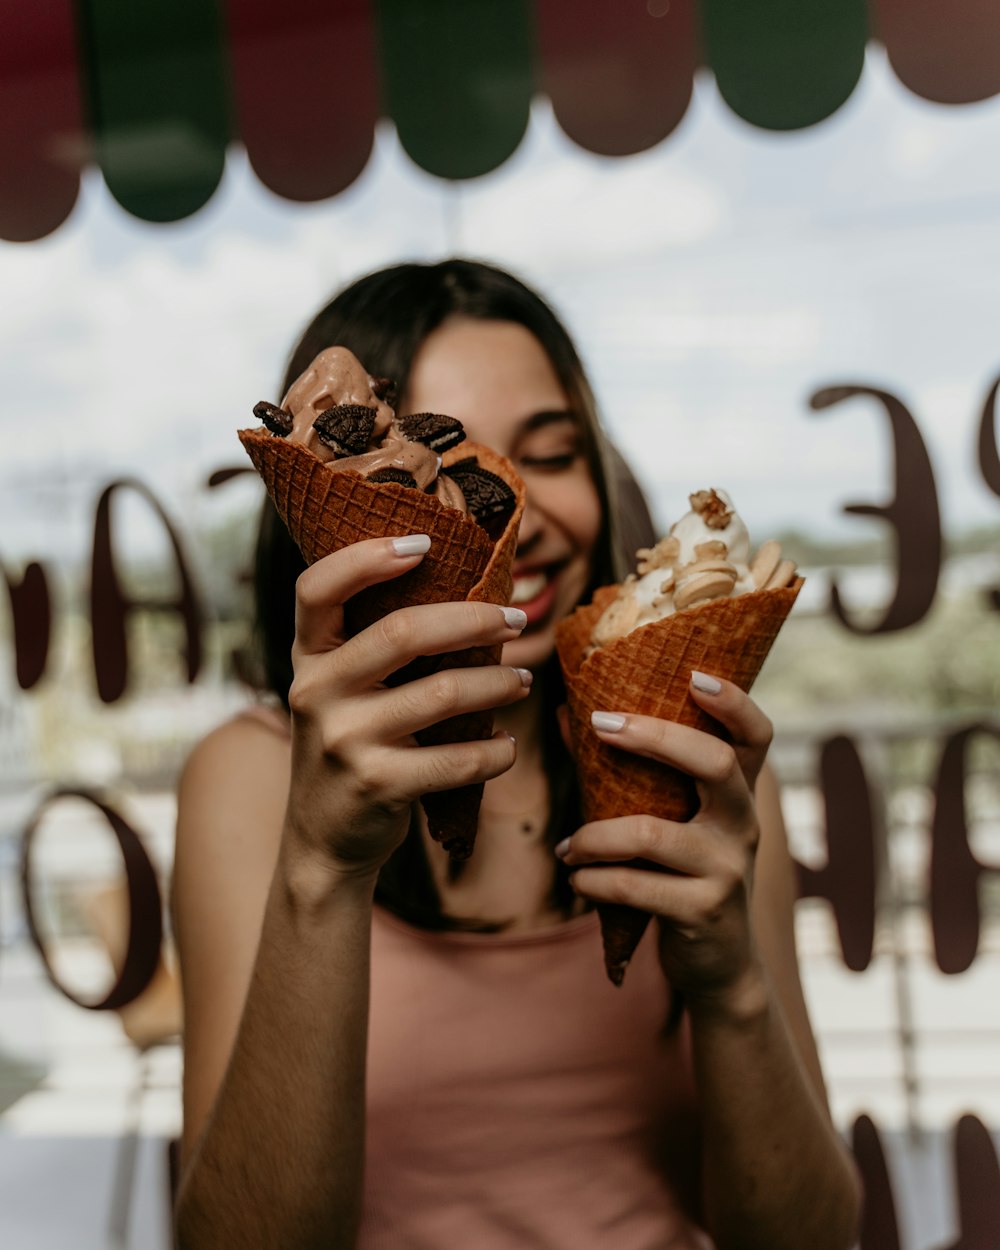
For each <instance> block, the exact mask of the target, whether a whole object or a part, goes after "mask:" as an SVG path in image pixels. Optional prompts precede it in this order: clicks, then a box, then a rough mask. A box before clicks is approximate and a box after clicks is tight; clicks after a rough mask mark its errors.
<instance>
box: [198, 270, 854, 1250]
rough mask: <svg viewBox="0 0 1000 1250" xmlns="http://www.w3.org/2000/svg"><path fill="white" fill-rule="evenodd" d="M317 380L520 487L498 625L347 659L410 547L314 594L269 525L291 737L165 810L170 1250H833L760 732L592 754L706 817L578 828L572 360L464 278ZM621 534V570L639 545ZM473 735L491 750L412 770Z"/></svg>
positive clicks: (250, 730)
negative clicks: (438, 836) (663, 786)
mask: <svg viewBox="0 0 1000 1250" xmlns="http://www.w3.org/2000/svg"><path fill="white" fill-rule="evenodd" d="M333 343H340V344H343V345H344V346H347V347H349V348H351V349H352V350H353V351H354V352H355V354H356V355H358V357H359V358H360V359H361V360H362V361H363V362H364V364H365V366H366V367H367V368H368V369H369V370H370V371H371V372H372V373H376V374H380V375H385V376H389V377H393V378H394V379H395V380H396V381H397V383H398V385H399V392H400V401H399V405H398V407H399V409H400V410H401V411H402V412H404V413H405V412H420V411H435V412H444V413H448V414H450V415H452V416H456V417H458V418H459V419H461V420H462V421H463V423H464V425H465V427H466V431H467V434H468V436H469V437H470V438H471V439H473V440H474V441H478V442H485V443H489V444H490V445H492V446H494V447H496V448H497V449H498V450H499V451H501V452H502V453H504V454H505V455H508V456H509V457H510V458H511V459H512V460H513V461H514V463H515V465H516V466H517V467H518V469H519V471H520V473H521V475H522V477H523V478H524V480H525V483H526V486H527V492H528V506H527V508H526V511H525V514H524V518H523V521H522V524H521V528H520V531H519V536H518V552H517V559H516V563H515V570H514V571H515V592H514V596H513V599H514V606H513V607H511V608H508V609H501V608H498V607H496V606H494V605H491V604H445V605H438V606H434V607H426V606H423V607H415V608H408V609H404V610H402V611H400V612H396V613H393V614H391V616H389V617H387V618H385V619H384V620H383V621H381V622H379V623H377V624H376V625H374V626H372V627H371V628H369V629H367V630H365V631H363V632H362V633H361V634H358V635H357V636H356V637H354V638H352V639H351V640H349V641H348V640H345V638H344V635H343V632H342V627H343V615H342V605H343V603H344V602H345V600H347V599H348V598H349V597H350V596H351V595H352V594H354V593H356V592H357V591H358V590H359V589H361V588H362V587H364V586H367V585H371V584H373V583H376V582H380V581H384V580H387V579H389V578H391V577H394V576H398V575H399V574H400V573H402V572H405V571H406V570H408V569H410V568H412V567H414V566H415V565H416V564H417V563H418V562H419V560H420V559H421V558H422V555H423V552H424V550H425V549H426V542H425V540H423V539H422V538H421V537H420V536H413V537H412V538H411V539H409V540H405V541H403V542H399V541H398V540H397V541H396V542H395V543H394V542H391V541H389V540H375V541H371V542H363V543H358V544H356V545H355V546H353V547H350V548H347V549H345V550H344V551H341V552H338V553H336V554H334V555H332V556H330V557H328V558H327V559H325V560H323V561H321V562H320V563H318V564H316V565H315V566H313V567H312V568H311V569H310V570H308V572H306V573H305V574H303V575H302V576H301V577H298V574H299V573H300V572H301V567H302V566H301V563H298V562H297V561H296V558H295V556H294V553H293V549H291V548H290V546H289V540H288V539H287V536H284V535H283V534H282V532H281V531H280V529H278V528H276V525H275V522H274V520H273V518H271V519H270V520H268V521H266V522H265V525H264V530H263V539H262V543H261V552H260V559H259V568H258V593H259V597H260V600H261V604H262V609H261V611H260V613H259V616H260V620H261V626H262V633H263V640H264V646H265V653H266V656H267V659H268V676H269V681H270V684H271V686H272V688H273V690H274V691H275V692H276V693H277V694H278V695H279V696H281V698H282V700H283V701H284V702H285V706H286V707H290V711H291V716H290V718H289V717H288V715H287V714H286V713H262V714H261V715H257V716H246V715H245V716H243V717H238V718H237V719H236V720H234V721H232V722H230V723H229V724H227V725H224V726H223V727H222V728H220V729H219V730H217V731H216V732H215V733H213V734H212V735H210V736H209V737H208V738H207V739H206V740H205V741H204V742H202V743H201V744H200V745H199V746H198V747H197V748H196V750H195V751H194V753H193V755H192V757H191V759H190V761H189V763H188V765H187V767H186V769H185V772H184V776H183V778H182V782H181V787H180V795H179V820H178V838H177V856H176V865H175V880H174V900H173V906H174V918H175V927H176V932H177V938H178V943H179V951H180V957H181V964H182V979H183V984H184V993H185V1076H184V1137H183V1143H182V1168H183V1175H182V1183H181V1189H180V1194H179V1199H178V1206H177V1223H178V1235H179V1243H180V1245H181V1246H182V1247H183V1248H185V1250H188V1248H197V1250H206V1248H208V1247H215V1246H220V1247H221V1246H227V1247H229V1246H233V1245H239V1246H261V1247H278V1246H280V1247H282V1248H285V1247H319V1246H323V1247H330V1246H334V1247H358V1248H359V1250H360V1248H365V1247H376V1246H379V1247H382V1246H393V1247H396V1246H399V1247H413V1248H415V1250H431V1248H435V1250H447V1248H450V1247H462V1248H463V1250H464V1248H465V1247H473V1248H475V1250H480V1248H482V1250H494V1248H496V1250H499V1248H500V1247H511V1248H513V1247H519V1248H528V1250H531V1248H533V1247H538V1248H539V1250H541V1248H545V1250H549V1248H554V1247H567V1248H569V1247H572V1250H586V1248H587V1247H595V1248H596V1247H606V1246H609V1245H613V1246H615V1247H621V1248H626V1250H628V1248H631V1247H635V1250H652V1248H653V1247H667V1246H670V1247H673V1248H674V1250H695V1248H704V1247H708V1246H711V1245H713V1244H714V1245H715V1246H717V1247H718V1250H730V1248H736V1247H739V1248H740V1250H746V1248H749V1247H757V1246H760V1247H765V1246H766V1247H767V1250H785V1248H787V1250H792V1248H793V1247H794V1248H795V1250H799V1248H800V1247H801V1246H803V1245H810V1246H811V1247H814V1248H815V1250H846V1248H847V1247H848V1246H849V1245H850V1244H851V1243H852V1241H853V1236H854V1230H855V1226H856V1221H857V1209H858V1193H857V1184H856V1180H855V1174H854V1171H853V1168H852V1166H851V1164H850V1161H849V1159H848V1158H847V1156H846V1154H845V1152H844V1150H843V1147H842V1146H841V1144H840V1142H839V1140H838V1139H837V1136H836V1134H835V1132H834V1130H833V1128H832V1126H831V1123H830V1119H829V1113H828V1110H827V1106H826V1100H825V1094H824V1089H823V1082H822V1076H821V1073H820V1069H819V1063H818V1060H817V1056H816V1050H815V1045H814V1042H813V1039H812V1036H811V1032H810V1028H809V1024H808V1020H807V1017H806V1012H805V1008H804V1004H803V1000H802V994H801V989H800V985H799V979H798V971H797V967H796V960H795V951H794V939H793V931H792V904H793V899H794V880H793V873H792V869H791V861H790V859H789V856H788V851H787V845H786V841H785V836H784V832H783V828H782V823H781V816H780V810H779V806H778V798H777V791H776V787H775V783H774V781H773V778H772V777H771V776H770V774H769V773H768V772H767V771H766V770H763V771H762V768H763V764H764V756H765V754H766V751H767V745H768V742H769V738H770V726H769V724H768V722H767V720H766V718H765V717H764V715H763V714H762V713H761V712H760V711H759V709H758V708H757V707H756V706H755V704H754V703H753V702H752V701H751V700H750V699H749V698H748V697H746V696H745V695H743V694H742V693H741V692H740V691H738V690H737V689H736V688H734V687H732V686H730V685H729V684H728V683H725V682H718V681H716V680H714V679H713V678H712V677H711V675H710V674H709V675H697V676H695V677H694V678H693V680H692V697H693V698H694V699H695V700H696V701H697V702H698V703H699V704H700V705H701V706H702V707H704V708H705V709H706V710H707V711H709V712H710V714H711V715H712V716H713V717H715V718H716V719H717V720H718V721H719V722H720V724H721V725H722V726H723V727H724V729H725V730H726V732H727V734H728V736H729V738H730V740H731V743H732V745H731V746H729V745H726V744H725V743H723V742H722V741H720V740H719V739H717V738H715V737H711V736H709V735H705V734H701V733H698V732H696V731H694V730H689V729H684V728H681V727H679V726H676V725H673V724H669V723H666V722H662V721H658V720H654V719H651V718H646V717H641V716H636V715H625V716H624V718H622V717H618V718H617V719H614V718H612V720H610V721H608V720H605V722H604V723H605V724H607V725H614V726H620V727H616V728H606V729H603V730H597V729H595V732H600V733H601V735H602V736H603V737H604V738H605V739H606V740H607V741H613V742H614V743H615V744H616V745H618V746H619V747H621V748H622V749H624V750H627V751H635V752H638V753H640V754H644V755H648V756H651V757H653V758H654V759H658V760H661V761H663V762H664V763H669V764H671V765H674V766H675V767H679V768H682V769H684V770H685V771H687V772H688V773H690V774H691V775H692V776H693V777H695V778H696V780H697V782H698V786H699V791H700V795H701V809H700V811H699V813H698V815H697V816H696V817H695V818H694V820H692V821H691V822H690V823H689V824H687V825H673V824H670V823H668V822H662V821H654V820H652V819H650V818H647V817H644V816H643V815H642V814H641V813H636V814H623V815H622V816H621V817H620V818H617V819H615V820H608V821H603V822H599V823H594V824H590V825H583V824H582V823H581V820H580V817H579V813H578V810H577V807H576V798H575V791H574V788H573V784H572V771H571V762H570V761H569V758H568V755H567V752H566V749H565V747H564V746H563V744H562V741H561V737H560V734H559V730H558V723H557V708H558V706H559V703H560V702H561V694H560V686H559V680H558V669H557V662H556V660H555V658H554V630H555V625H556V623H557V622H558V621H559V620H560V619H561V618H562V617H563V616H565V615H566V614H567V613H568V612H570V611H571V610H572V608H573V607H574V606H575V604H576V603H577V602H579V601H580V599H581V598H582V597H586V596H587V595H588V594H589V592H590V590H591V589H592V588H593V587H594V586H595V585H599V584H601V583H602V582H607V581H609V580H613V577H614V576H615V567H614V566H615V558H614V555H613V552H614V538H613V535H612V520H613V518H614V517H615V514H616V510H617V501H616V499H615V498H613V497H609V496H614V495H615V491H616V484H615V483H614V482H609V476H608V473H607V470H606V468H605V452H604V450H603V447H602V442H601V438H600V435H599V433H598V429H597V425H596V419H595V416H594V408H593V401H592V398H591V396H590V391H589V389H588V387H587V384H586V381H585V379H584V376H583V373H582V369H581V367H580V364H579V361H578V360H577V357H576V354H575V351H574V349H573V347H572V345H571V343H570V341H569V339H568V337H567V335H566V333H565V331H564V330H563V328H562V327H561V325H560V324H559V323H558V321H557V320H556V319H555V317H554V316H553V314H552V313H551V311H550V310H549V309H548V308H547V307H546V306H545V305H544V304H543V303H542V301H541V300H539V299H538V297H537V296H535V295H534V294H533V293H532V292H530V291H528V290H527V289H526V288H525V287H523V286H522V285H521V284H520V283H519V282H517V281H516V280H515V279H513V278H511V277H510V276H509V275H506V274H504V273H502V272H500V271H497V270H495V269H492V268H490V267H488V266H483V265H477V264H472V263H470V262H462V261H450V262H445V263H443V264H440V265H433V266H422V265H406V266H399V267H396V268H394V269H390V270H386V271H384V272H382V273H379V274H375V275H372V276H370V277H368V278H364V279H361V280H360V281H359V282H357V283H355V284H354V285H353V286H352V287H350V288H348V290H347V291H345V292H343V293H342V294H341V295H340V296H339V297H338V298H337V299H335V300H334V301H333V303H332V304H331V305H329V306H328V307H327V308H326V309H324V310H323V312H321V313H320V314H319V316H318V317H317V318H316V320H315V321H314V322H313V324H312V325H311V326H310V327H309V329H308V330H307V331H306V333H305V335H304V336H303V338H302V340H301V342H300V344H299V347H298V348H297V350H296V352H295V354H294V355H293V358H292V361H291V363H290V366H289V370H288V379H286V385H287V381H290V380H291V379H292V378H294V377H295V376H297V375H298V373H300V372H301V371H302V370H303V369H304V368H305V366H306V365H307V364H308V363H309V361H310V360H311V359H312V357H313V356H314V355H316V354H317V353H318V351H320V350H321V349H322V348H324V347H327V346H330V345H331V344H333ZM636 493H637V492H635V491H634V490H633V494H636ZM636 512H638V523H636V524H634V525H633V533H632V534H631V535H630V536H629V538H628V540H627V541H628V542H629V544H630V546H634V545H635V543H636V539H637V538H639V537H640V536H641V537H642V538H643V539H644V540H645V539H647V538H648V537H649V535H648V534H642V524H641V522H642V512H641V509H638V510H637V509H635V508H633V513H636ZM296 577H298V581H297V583H295V579H296ZM293 583H295V584H294V585H293ZM292 604H294V605H295V610H294V621H293V618H292V615H291V605H292ZM518 605H519V606H518ZM496 642H500V643H503V644H504V651H503V662H502V663H501V664H500V665H498V666H496V667H494V668H479V669H475V670H453V671H451V672H450V673H448V674H438V675H435V676H431V677H426V678H423V679H421V680H418V681H415V682H412V683H407V684H405V685H403V686H399V687H396V688H393V689H388V688H386V687H384V685H383V684H382V679H383V678H384V677H385V676H386V675H388V674H389V673H391V672H393V671H395V670H396V669H398V668H400V667H402V665H403V664H404V663H406V662H407V661H408V660H409V659H411V658H412V657H413V656H415V655H417V654H432V653H436V652H439V651H452V650H457V649H461V648H464V647H467V646H470V645H474V644H483V643H485V644H491V643H496ZM289 656H290V660H289V658H288V657H289ZM484 707H494V708H496V709H497V710H496V724H497V732H496V733H495V735H494V737H493V738H492V739H491V740H489V741H486V742H476V743H466V744H464V745H453V746H447V747H436V748H432V747H423V748H421V747H418V746H416V744H415V742H414V739H413V738H412V736H411V735H412V734H413V733H414V732H415V731H416V730H417V729H419V728H421V727H423V726H425V725H427V724H430V723H434V722H436V721H438V720H440V719H442V718H444V717H446V716H449V715H454V714H456V713H458V712H460V711H469V710H472V709H476V708H484ZM607 711H608V712H609V713H616V712H619V711H621V709H616V708H609V709H607ZM625 711H626V712H627V709H625ZM515 739H516V742H515ZM470 781H485V783H486V786H485V792H484V798H483V805H482V811H481V815H480V823H479V835H478V841H477V846H476V852H475V855H474V856H473V858H472V860H471V861H469V863H468V865H467V866H466V867H465V868H464V870H463V871H462V872H461V873H458V874H455V873H454V872H451V873H450V872H449V870H448V865H447V863H446V862H445V860H444V857H443V856H442V853H441V852H440V849H439V848H438V847H436V846H435V845H434V844H432V843H431V842H430V840H429V838H428V837H427V835H426V829H425V828H424V826H423V824H422V819H421V817H420V815H419V805H417V804H416V802H415V800H416V799H417V798H418V796H419V795H420V794H421V793H425V792H427V791H429V790H443V789H450V788H452V787H454V786H457V785H461V784H465V783H468V782H470ZM411 814H412V816H411ZM636 858H642V859H644V860H647V861H650V862H652V863H653V864H656V865H658V866H660V867H662V868H664V869H667V870H668V871H665V872H652V871H650V870H649V869H636V868H630V867H628V866H623V865H627V863H628V861H630V860H633V859H636ZM607 900H610V901H614V902H623V903H630V904H634V905H636V906H639V907H642V908H643V909H645V910H647V911H650V912H652V913H653V914H654V915H656V916H657V917H659V924H658V926H656V927H655V928H654V926H651V927H650V931H649V932H648V934H647V937H646V939H645V940H644V942H643V943H642V944H641V945H640V947H639V950H638V951H637V953H636V955H635V957H634V959H633V961H632V963H631V965H630V967H629V973H628V977H627V978H626V981H625V985H624V987H623V988H622V989H621V990H615V989H613V988H612V987H611V986H609V985H608V984H607V982H606V981H605V979H604V971H603V966H602V960H601V954H600V938H599V932H598V928H597V924H596V917H595V914H594V912H593V910H592V905H593V903H595V902H597V901H607ZM366 1065H367V1068H366ZM366 1083H367V1090H366ZM709 1237H710V1238H711V1240H709Z"/></svg>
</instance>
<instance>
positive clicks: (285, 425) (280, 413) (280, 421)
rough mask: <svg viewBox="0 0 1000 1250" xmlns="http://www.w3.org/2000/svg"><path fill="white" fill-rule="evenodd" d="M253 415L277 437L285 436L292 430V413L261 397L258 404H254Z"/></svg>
mask: <svg viewBox="0 0 1000 1250" xmlns="http://www.w3.org/2000/svg"><path fill="white" fill-rule="evenodd" d="M253 415H254V416H255V417H256V418H257V420H258V421H263V422H264V424H265V425H266V426H267V428H268V429H269V430H270V431H271V433H272V434H277V435H278V437H279V438H287V437H288V435H289V434H291V432H292V414H291V413H290V412H286V411H285V409H284V408H279V407H278V406H277V404H269V403H267V401H266V400H263V399H262V400H261V401H260V403H259V404H254V406H253Z"/></svg>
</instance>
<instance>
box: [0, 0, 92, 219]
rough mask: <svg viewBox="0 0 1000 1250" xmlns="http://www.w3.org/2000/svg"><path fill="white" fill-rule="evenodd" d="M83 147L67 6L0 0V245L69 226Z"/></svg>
mask: <svg viewBox="0 0 1000 1250" xmlns="http://www.w3.org/2000/svg"><path fill="white" fill-rule="evenodd" d="M83 145H84V136H83V125H82V119H81V113H80V84H79V78H78V71H77V49H76V34H75V31H74V28H73V8H72V3H71V0H31V2H30V3H26V0H0V238H4V239H8V240H10V241H11V242H13V243H27V242H30V241H31V240H34V239H40V238H42V237H43V236H44V235H46V234H49V233H50V232H51V231H53V230H55V228H56V227H57V226H59V225H61V224H62V223H63V222H64V221H65V220H66V218H67V217H68V216H69V214H70V212H71V211H72V208H73V205H74V204H75V203H76V197H77V193H78V191H79V187H80V173H79V171H80V165H81V164H82V163H83V160H84V159H85V153H84V150H83Z"/></svg>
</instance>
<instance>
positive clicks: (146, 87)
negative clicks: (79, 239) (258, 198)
mask: <svg viewBox="0 0 1000 1250" xmlns="http://www.w3.org/2000/svg"><path fill="white" fill-rule="evenodd" d="M871 38H877V39H878V40H879V41H880V42H881V43H882V44H883V45H884V46H885V48H886V51H887V53H888V56H889V60H890V63H891V64H892V66H893V68H894V70H895V72H896V75H897V76H898V78H899V79H900V81H901V82H902V83H903V84H904V85H905V86H906V87H908V88H909V89H910V90H911V91H913V92H915V93H916V94H917V95H919V96H922V97H924V98H925V99H927V100H933V101H938V102H940V103H944V104H963V103H969V102H972V101H976V100H982V99H985V98H987V97H989V96H992V95H995V94H997V93H998V92H1000V0H948V3H946V4H945V3H942V0H752V2H748V0H280V2H279V0H141V2H135V3H130V4H123V3H121V0H76V2H75V3H74V0H0V238H4V239H8V240H11V241H30V240H33V239H38V238H41V237H43V236H44V235H46V234H48V233H50V232H51V231H53V230H55V229H56V227H57V226H59V225H60V224H61V223H62V222H63V221H64V220H65V219H66V217H67V216H68V215H69V213H70V211H71V210H72V208H73V205H74V203H75V201H76V197H77V194H78V191H79V182H80V171H81V169H82V168H83V167H84V166H85V165H87V164H89V163H92V162H96V163H97V164H98V165H99V166H100V168H101V171H102V173H103V175H104V178H105V181H106V182H107V185H108V187H109V189H110V191H111V193H112V195H113V196H114V197H115V199H116V200H117V201H118V202H119V203H120V204H121V205H122V207H123V208H125V209H126V210H127V211H128V212H130V213H132V214H134V215H135V216H136V217H140V218H142V219H144V220H146V221H153V222H169V221H177V220H179V219H181V218H183V217H186V216H188V215H189V214H191V213H194V212H196V211H197V210H198V209H199V208H201V207H202V206H203V205H204V204H205V203H206V202H207V201H208V200H209V199H210V198H211V197H212V194H213V193H214V191H215V189H216V187H217V186H218V184H219V180H220V179H221V177H222V171H223V167H224V161H225V152H226V147H227V145H228V144H229V143H230V142H239V143H242V144H243V145H244V146H245V147H246V150H247V153H248V155H249V159H250V162H251V164H252V165H253V168H254V170H255V171H256V174H257V177H258V178H259V179H260V181H261V182H262V183H264V185H265V186H267V187H269V188H270V189H271V190H272V191H274V192H275V193H276V194H278V195H280V196H284V197H285V198H287V199H290V200H298V201H314V200H323V199H327V198H328V197H330V196H333V195H336V194H337V193H338V192H339V191H342V190H343V189H344V188H345V187H347V186H349V185H350V183H351V182H352V181H353V180H354V179H355V178H356V177H357V176H358V174H359V173H360V172H361V170H362V169H363V168H364V166H365V163H366V161H367V160H368V156H369V154H370V151H371V146H372V137H373V132H374V127H375V123H376V121H377V120H378V119H379V117H380V116H386V117H389V118H391V119H392V121H393V122H394V123H395V125H396V127H397V129H398V132H399V136H400V139H401V141H402V144H403V147H404V148H405V149H406V151H407V152H408V153H409V155H410V156H411V157H412V159H413V160H414V161H415V162H416V163H417V164H418V165H420V166H421V167H422V168H424V169H425V170H427V171H428V172H430V173H433V174H437V175H439V176H441V177H443V178H451V179H463V178H473V177H475V176H477V175H479V174H484V173H487V172H489V171H490V170H492V169H495V168H496V167H497V166H498V165H500V164H502V163H503V162H504V161H505V160H506V159H507V158H508V157H509V156H510V155H511V154H512V153H513V152H514V150H515V149H516V148H517V146H518V144H519V143H520V141H521V138H522V136H523V134H524V131H525V128H526V126H527V123H528V113H529V105H530V102H531V98H532V96H533V94H534V93H536V92H543V93H544V94H546V95H547V96H549V97H550V99H551V101H552V104H553V108H554V110H555V115H556V118H557V119H558V121H559V123H560V125H561V126H562V128H563V130H564V131H565V132H566V134H567V135H568V136H569V137H570V138H571V139H572V140H573V141H574V142H575V143H577V144H579V145H580V146H581V147H583V148H586V149H588V150H590V151H592V152H597V153H601V154H604V155H613V156H625V155H628V154H631V153H634V152H641V151H643V150H644V149H646V148H649V147H651V146H652V145H653V144H655V143H658V142H659V141H660V140H661V139H663V138H665V137H666V136H667V135H669V134H670V132H671V131H672V130H673V129H674V127H675V126H676V125H677V124H678V122H679V121H680V120H681V118H682V117H683V116H684V113H685V110H686V109H687V106H688V102H689V100H690V98H691V88H692V81H693V77H694V74H695V71H696V70H697V69H698V67H699V66H702V65H704V66H707V67H708V68H710V69H711V70H712V72H713V73H714V75H715V78H716V80H717V82H718V86H719V90H720V92H721V94H722V96H723V98H724V99H725V100H726V102H727V104H728V105H729V107H730V108H731V109H732V110H733V111H734V112H735V113H737V114H738V115H739V116H740V117H742V118H745V119H746V120H747V121H748V122H751V123H752V124H754V125H756V126H760V127H763V128H765V129H769V130H796V129H800V128H802V127H806V126H811V125H813V124H815V123H816V122H819V121H822V120H823V119H824V118H825V117H828V116H829V115H830V114H831V113H833V112H834V111H835V110H836V109H838V108H839V107H840V106H841V105H842V104H843V103H844V101H845V100H846V99H847V98H848V97H849V96H850V94H851V92H852V91H853V90H854V87H855V85H856V83H857V81H858V78H859V77H860V75H861V70H862V66H863V62H864V51H865V45H866V44H867V42H868V40H869V39H871Z"/></svg>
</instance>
